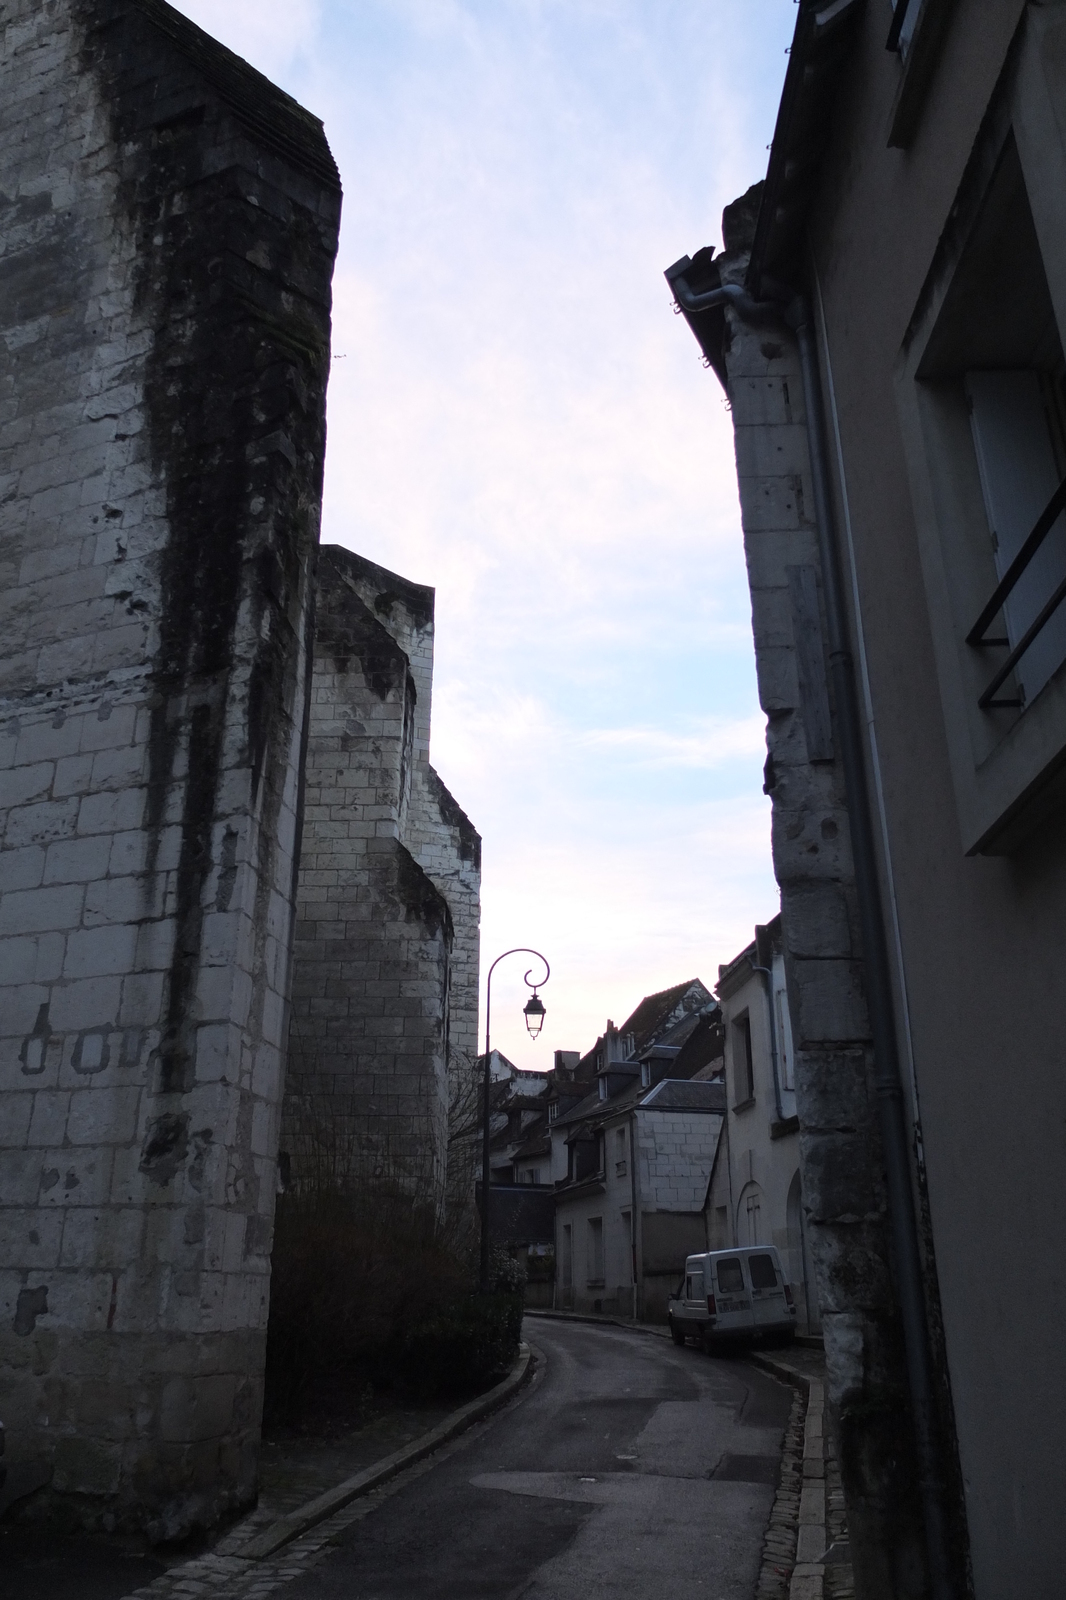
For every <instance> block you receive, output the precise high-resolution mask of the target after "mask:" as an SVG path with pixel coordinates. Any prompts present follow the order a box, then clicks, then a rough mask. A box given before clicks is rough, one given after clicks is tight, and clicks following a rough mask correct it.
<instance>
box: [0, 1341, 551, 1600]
mask: <svg viewBox="0 0 1066 1600" xmlns="http://www.w3.org/2000/svg"><path fill="white" fill-rule="evenodd" d="M531 1373H532V1360H531V1356H530V1351H529V1347H528V1345H525V1344H523V1345H522V1347H521V1351H520V1353H519V1357H518V1360H517V1361H516V1362H515V1365H514V1367H513V1368H512V1369H511V1372H510V1373H509V1374H508V1376H507V1377H506V1378H505V1379H504V1380H503V1381H502V1382H501V1383H498V1384H497V1385H496V1386H495V1388H493V1389H490V1390H488V1392H487V1393H485V1394H483V1395H478V1396H477V1397H476V1398H475V1399H473V1400H470V1401H467V1403H466V1404H465V1405H462V1406H459V1407H453V1408H451V1409H448V1408H446V1407H444V1406H421V1407H414V1406H403V1407H397V1408H395V1409H391V1410H390V1411H388V1412H387V1413H385V1414H384V1415H382V1416H380V1417H378V1418H377V1419H375V1420H374V1421H373V1422H371V1423H369V1424H368V1425H367V1426H366V1427H364V1428H355V1429H349V1430H347V1431H346V1432H345V1433H343V1434H341V1435H339V1436H336V1437H333V1438H325V1439H315V1438H301V1437H299V1436H289V1437H280V1438H277V1437H276V1438H274V1439H266V1440H264V1443H263V1452H262V1461H261V1470H260V1495H259V1502H258V1504H257V1505H256V1507H255V1509H254V1510H253V1511H250V1512H249V1513H248V1514H247V1515H246V1516H244V1517H242V1518H241V1519H240V1521H238V1522H236V1523H234V1524H232V1525H231V1526H230V1527H229V1528H226V1529H223V1530H221V1531H220V1532H218V1533H216V1535H215V1536H214V1538H213V1539H212V1540H211V1541H210V1543H209V1545H208V1547H207V1548H201V1549H200V1550H199V1551H196V1552H190V1551H189V1550H187V1549H185V1550H180V1551H175V1550H160V1549H158V1548H157V1549H150V1548H148V1547H147V1546H146V1545H145V1544H144V1543H143V1541H136V1540H131V1539H127V1540H120V1539H114V1538H112V1539H108V1538H104V1537H100V1538H93V1537H90V1536H88V1535H85V1534H71V1535H69V1536H66V1537H64V1536H62V1535H58V1534H57V1533H56V1532H55V1530H53V1529H50V1530H48V1531H47V1532H40V1531H36V1530H33V1529H22V1528H19V1527H17V1526H11V1525H8V1526H5V1525H0V1589H2V1590H3V1591H4V1592H5V1593H7V1592H10V1593H11V1594H12V1595H15V1594H17V1595H18V1600H193V1597H194V1596H195V1597H205V1600H206V1597H213V1596H217V1597H219V1600H238V1597H242V1596H247V1597H248V1600H252V1597H253V1596H254V1597H255V1600H258V1597H260V1596H262V1595H266V1594H268V1593H270V1592H271V1591H272V1590H273V1589H276V1588H278V1587H280V1586H281V1585H283V1584H285V1583H287V1582H288V1581H289V1580H290V1579H292V1578H294V1577H296V1576H297V1575H298V1574H299V1573H300V1572H302V1571H304V1570H306V1569H307V1567H309V1566H311V1565H313V1564H314V1563H315V1561H317V1560H318V1559H319V1558H320V1556H321V1554H322V1553H323V1552H324V1550H325V1548H326V1546H327V1545H328V1544H329V1542H330V1541H331V1539H333V1538H334V1537H335V1536H336V1534H337V1532H338V1531H339V1530H340V1527H341V1526H346V1525H347V1523H348V1522H350V1521H354V1520H356V1518H358V1517H360V1516H362V1515H365V1508H364V1507H363V1505H362V1504H361V1502H362V1501H363V1500H364V1499H365V1497H366V1496H368V1495H370V1494H371V1493H372V1492H373V1491H375V1490H381V1489H382V1488H383V1486H384V1485H386V1484H387V1483H388V1482H389V1481H390V1480H391V1479H393V1478H395V1477H397V1476H398V1475H399V1474H400V1473H401V1472H403V1471H404V1470H405V1469H406V1468H408V1467H411V1466H413V1465H414V1464H415V1463H417V1462H420V1461H422V1460H423V1459H424V1458H425V1457H427V1456H429V1455H431V1454H432V1453H433V1451H435V1450H438V1449H440V1448H441V1446H442V1445H444V1444H446V1443H448V1441H449V1440H451V1439H454V1438H455V1437H456V1436H457V1435H458V1434H460V1433H462V1432H464V1431H465V1430H466V1429H467V1428H469V1427H471V1426H473V1424H474V1423H476V1422H478V1421H480V1420H481V1418H482V1417H486V1416H488V1415H489V1414H490V1413H491V1412H492V1411H495V1410H496V1409H497V1408H498V1407H499V1406H502V1405H504V1404H506V1402H507V1401H508V1400H509V1399H510V1398H511V1396H512V1395H514V1394H515V1393H516V1392H517V1390H518V1389H520V1388H521V1387H522V1385H523V1384H524V1383H525V1381H526V1379H527V1378H528V1377H530V1376H531Z"/></svg>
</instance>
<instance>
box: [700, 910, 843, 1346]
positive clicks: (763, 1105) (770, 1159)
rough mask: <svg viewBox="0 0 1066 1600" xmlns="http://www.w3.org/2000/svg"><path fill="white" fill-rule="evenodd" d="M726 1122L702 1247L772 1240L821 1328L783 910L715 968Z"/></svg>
mask: <svg viewBox="0 0 1066 1600" xmlns="http://www.w3.org/2000/svg"><path fill="white" fill-rule="evenodd" d="M718 1000H719V1004H720V1005H721V1008H722V1022H721V1027H722V1033H723V1038H724V1045H725V1088H726V1102H727V1109H726V1125H725V1129H724V1132H723V1136H722V1138H721V1139H720V1140H719V1143H718V1152H717V1155H716V1158H715V1163H714V1172H713V1174H712V1177H711V1184H710V1189H709V1191H708V1200H707V1248H708V1249H709V1250H727V1249H730V1248H731V1247H734V1246H737V1245H749V1244H772V1245H775V1246H776V1248H777V1251H778V1254H779V1256H780V1259H781V1265H782V1268H783V1269H784V1272H785V1274H786V1277H787V1278H788V1281H789V1283H790V1284H791V1287H792V1294H793V1298H794V1300H795V1303H796V1308H797V1311H798V1314H799V1317H798V1320H799V1326H800V1329H801V1331H803V1332H805V1333H816V1332H818V1331H819V1329H820V1326H821V1322H820V1318H819V1315H818V1295H817V1290H816V1287H815V1284H814V1275H813V1270H812V1266H811V1262H810V1258H809V1251H808V1249H807V1241H806V1231H807V1230H806V1223H805V1221H804V1216H803V1180H802V1176H801V1171H800V1148H799V1118H798V1116H797V1114H796V1064H795V1054H794V1051H793V1046H792V1023H791V1018H790V1015H789V1004H788V986H787V981H786V977H785V961H784V948H783V939H782V933H781V918H780V917H779V916H778V917H775V918H774V919H773V921H772V922H771V923H769V924H768V925H767V926H765V927H759V928H756V930H755V938H754V940H753V941H752V943H751V944H750V945H748V947H747V948H746V949H745V950H742V951H741V952H740V954H739V955H738V956H735V957H734V958H733V960H732V961H730V962H728V963H726V965H724V966H721V967H719V969H718Z"/></svg>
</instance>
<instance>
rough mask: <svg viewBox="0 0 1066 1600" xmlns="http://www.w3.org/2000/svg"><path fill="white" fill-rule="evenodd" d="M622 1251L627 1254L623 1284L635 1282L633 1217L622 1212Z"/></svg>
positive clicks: (624, 1263) (626, 1212)
mask: <svg viewBox="0 0 1066 1600" xmlns="http://www.w3.org/2000/svg"><path fill="white" fill-rule="evenodd" d="M622 1249H623V1250H624V1252H625V1261H624V1262H623V1265H622V1281H623V1283H632V1282H633V1217H632V1214H631V1213H630V1212H628V1211H623V1212H622Z"/></svg>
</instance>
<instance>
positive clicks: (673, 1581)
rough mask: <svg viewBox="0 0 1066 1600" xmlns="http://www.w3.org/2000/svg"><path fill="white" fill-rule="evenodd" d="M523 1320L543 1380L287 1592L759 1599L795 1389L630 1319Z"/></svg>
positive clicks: (580, 1599)
mask: <svg viewBox="0 0 1066 1600" xmlns="http://www.w3.org/2000/svg"><path fill="white" fill-rule="evenodd" d="M526 1337H527V1338H528V1339H529V1340H530V1341H531V1342H532V1343H533V1344H534V1346H535V1347H536V1348H538V1349H539V1351H540V1352H541V1353H542V1355H543V1357H544V1358H546V1359H544V1360H542V1361H541V1363H540V1364H539V1367H538V1371H537V1374H536V1376H535V1378H534V1380H533V1384H532V1385H531V1386H530V1387H529V1388H528V1389H527V1390H525V1391H524V1392H523V1393H522V1394H521V1395H520V1396H519V1398H518V1399H517V1400H516V1401H514V1402H512V1403H511V1405H510V1406H509V1407H508V1408H507V1409H506V1410H505V1411H504V1412H502V1413H501V1414H499V1415H497V1416H496V1417H495V1418H493V1419H492V1420H490V1421H489V1422H488V1423H486V1424H484V1425H483V1426H481V1427H480V1428H478V1429H477V1430H475V1431H474V1432H473V1433H471V1434H468V1435H466V1436H465V1437H464V1438H462V1439H460V1440H459V1441H457V1443H456V1444H454V1445H452V1446H450V1447H448V1449H447V1450H446V1451H443V1452H441V1454H440V1455H439V1456H437V1457H435V1458H433V1460H432V1461H431V1462H430V1464H429V1465H428V1467H423V1468H422V1469H421V1470H416V1472H415V1473H413V1474H412V1477H411V1479H410V1481H409V1482H406V1483H404V1482H401V1483H400V1484H399V1485H398V1486H397V1487H396V1488H395V1489H394V1490H393V1492H391V1493H390V1494H388V1496H387V1497H385V1498H383V1499H382V1500H381V1501H380V1503H379V1504H377V1505H376V1506H374V1507H373V1508H372V1509H371V1508H370V1506H369V1505H368V1508H367V1513H368V1514H367V1515H366V1516H365V1518H362V1519H361V1520H360V1521H359V1522H357V1523H355V1524H354V1525H353V1526H352V1527H351V1528H350V1529H349V1530H348V1532H347V1533H346V1534H345V1535H343V1536H342V1540H341V1542H340V1544H339V1546H338V1548H337V1550H336V1551H335V1552H334V1553H333V1554H331V1555H330V1556H328V1557H327V1558H326V1560H325V1561H323V1562H322V1563H321V1564H320V1565H318V1566H316V1567H314V1568H313V1569H312V1570H310V1571H308V1572H307V1573H305V1574H304V1575H303V1576H302V1577H300V1578H298V1579H296V1580H295V1582H293V1583H291V1584H289V1585H287V1586H286V1588H285V1590H284V1591H283V1592H284V1596H285V1600H652V1597H654V1600H662V1597H663V1596H664V1595H669V1596H670V1600H751V1596H752V1595H753V1594H754V1591H755V1584H756V1579H757V1575H758V1570H759V1559H760V1552H761V1543H762V1534H763V1531H764V1529H765V1527H766V1523H767V1519H768V1517H769V1513H770V1507H771V1503H772V1500H773V1493H774V1489H773V1485H774V1483H775V1481H776V1473H777V1465H778V1458H779V1453H780V1448H781V1440H782V1435H783V1431H784V1427H785V1423H786V1421H787V1419H788V1412H789V1406H790V1404H791V1398H792V1397H791V1392H790V1391H789V1390H788V1389H786V1388H785V1387H784V1386H783V1385H782V1384H779V1383H777V1382H776V1381H775V1380H774V1379H773V1378H770V1377H769V1376H767V1375H765V1374H763V1373H761V1372H759V1371H758V1370H756V1369H755V1368H753V1367H750V1366H748V1365H746V1364H745V1363H744V1362H742V1361H731V1360H723V1359H720V1358H715V1357H708V1356H705V1355H703V1354H702V1353H701V1352H699V1351H697V1350H694V1349H676V1348H675V1347H674V1346H673V1345H672V1344H670V1343H669V1342H668V1341H667V1340H665V1339H660V1338H657V1337H655V1336H654V1335H649V1334H644V1333H636V1332H630V1331H629V1330H628V1329H623V1328H613V1327H609V1326H600V1325H588V1324H580V1323H567V1322H555V1321H550V1320H547V1319H536V1318H532V1317H530V1318H528V1319H527V1321H526Z"/></svg>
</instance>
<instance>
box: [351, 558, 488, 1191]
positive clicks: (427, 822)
mask: <svg viewBox="0 0 1066 1600" xmlns="http://www.w3.org/2000/svg"><path fill="white" fill-rule="evenodd" d="M346 570H347V572H348V576H349V577H350V579H351V581H352V582H353V583H354V585H355V588H356V591H357V592H358V593H359V595H360V596H361V597H362V599H363V600H364V602H365V603H366V605H367V606H368V607H369V608H370V610H371V611H372V612H373V614H374V616H375V617H377V618H378V619H379V620H380V622H381V623H382V625H383V627H384V628H385V629H386V630H387V631H388V632H389V633H390V634H391V636H392V637H393V638H394V639H395V641H396V643H397V644H398V645H399V646H400V648H401V649H402V650H403V652H404V654H405V655H406V656H407V659H408V661H409V663H410V668H411V676H412V679H413V683H414V688H415V706H414V758H413V761H412V767H411V786H410V795H409V799H408V803H407V808H406V811H405V814H404V817H403V819H402V838H403V841H404V843H405V845H406V846H407V848H408V850H409V851H410V852H411V854H412V856H413V857H414V858H415V860H416V861H417V862H418V864H419V866H420V867H421V868H422V870H423V871H424V872H425V874H426V876H427V877H428V878H429V879H430V881H431V882H432V883H433V885H434V887H435V888H436V889H438V890H439V892H440V893H441V894H442V895H443V896H444V898H445V900H446V901H447V903H448V906H449V909H450V911H451V916H452V928H453V938H452V948H451V957H450V968H449V972H450V976H449V997H448V1050H447V1074H448V1101H449V1111H450V1116H449V1130H448V1149H449V1160H448V1163H447V1165H448V1205H449V1209H450V1210H451V1212H452V1214H453V1216H456V1215H458V1214H460V1213H461V1212H462V1211H463V1210H464V1208H467V1209H468V1208H469V1207H470V1205H471V1203H472V1195H473V1178H474V1167H475V1166H476V1165H477V1161H478V1159H479V1157H478V1129H477V1122H478V1119H477V1098H478V1071H477V1057H478V995H479V982H480V960H481V930H480V921H481V837H480V835H479V834H478V832H477V830H476V828H475V827H474V825H473V823H472V822H471V821H470V818H469V817H468V816H467V815H466V813H465V812H464V811H463V810H462V808H461V807H460V805H459V804H458V802H457V801H456V800H455V799H454V797H453V796H452V794H451V793H450V792H449V790H448V788H447V786H446V785H445V784H444V782H443V780H442V779H441V777H440V776H439V774H438V773H437V772H436V771H435V770H434V768H433V767H432V766H431V765H430V760H429V736H430V721H431V713H432V698H433V638H434V595H433V590H432V589H429V588H427V587H426V586H425V585H423V584H416V583H411V582H410V581H409V580H408V579H405V578H400V577H398V576H397V575H396V574H395V573H393V572H389V571H387V570H386V569H385V568H384V567H379V566H377V565H375V564H374V563H373V562H371V561H367V560H365V559H363V558H362V557H358V556H349V557H348V562H347V568H346Z"/></svg>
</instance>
